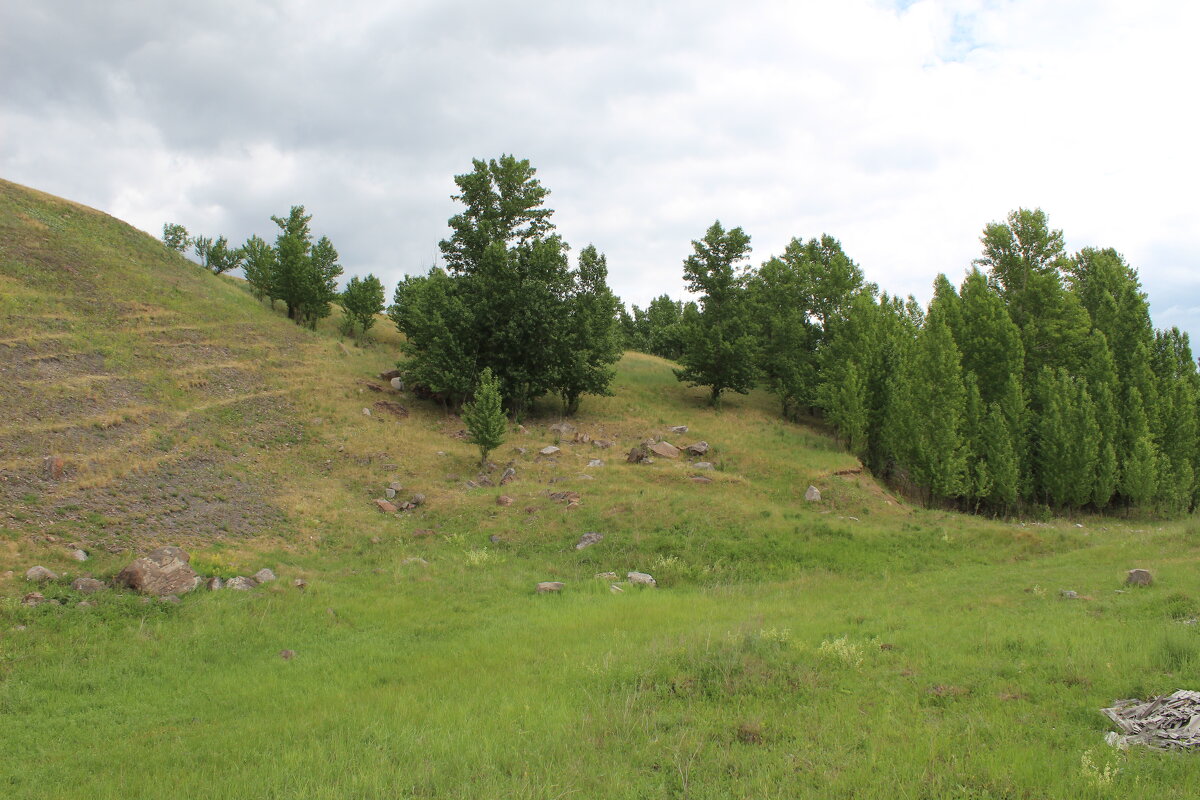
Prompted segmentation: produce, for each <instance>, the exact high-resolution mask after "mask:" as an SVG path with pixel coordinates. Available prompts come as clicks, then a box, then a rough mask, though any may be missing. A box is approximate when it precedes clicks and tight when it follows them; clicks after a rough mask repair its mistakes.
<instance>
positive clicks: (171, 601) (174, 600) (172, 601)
mask: <svg viewBox="0 0 1200 800" xmlns="http://www.w3.org/2000/svg"><path fill="white" fill-rule="evenodd" d="M158 602H160V603H166V604H167V605H172V606H177V605H179V596H178V595H173V594H165V595H163V596H162V597H160V598H158Z"/></svg>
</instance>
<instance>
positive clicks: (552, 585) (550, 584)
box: [537, 581, 566, 594]
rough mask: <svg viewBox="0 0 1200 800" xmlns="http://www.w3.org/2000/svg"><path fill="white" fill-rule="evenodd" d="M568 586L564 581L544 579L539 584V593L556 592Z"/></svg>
mask: <svg viewBox="0 0 1200 800" xmlns="http://www.w3.org/2000/svg"><path fill="white" fill-rule="evenodd" d="M565 586H566V584H564V583H563V582H562V581H542V582H541V583H539V584H538V585H537V593H538V594H555V593H557V592H561V591H562V590H563V588H564V587H565Z"/></svg>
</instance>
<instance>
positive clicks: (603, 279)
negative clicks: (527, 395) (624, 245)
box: [555, 244, 622, 414]
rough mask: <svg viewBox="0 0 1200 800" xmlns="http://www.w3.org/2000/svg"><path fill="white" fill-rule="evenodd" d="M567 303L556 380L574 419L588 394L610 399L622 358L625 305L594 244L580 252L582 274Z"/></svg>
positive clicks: (580, 271) (560, 338)
mask: <svg viewBox="0 0 1200 800" xmlns="http://www.w3.org/2000/svg"><path fill="white" fill-rule="evenodd" d="M574 278H575V281H574V284H575V285H574V286H573V287H572V291H571V293H570V295H569V296H568V297H567V300H566V318H565V320H564V322H565V325H564V327H563V330H562V331H561V333H560V335H559V338H558V343H559V346H560V348H561V352H560V353H559V355H558V365H557V373H558V375H557V379H556V381H555V383H556V386H557V389H558V392H559V394H560V395H561V397H562V401H563V412H564V413H566V414H574V413H575V412H576V411H578V410H579V400H580V397H581V396H582V395H584V394H594V395H610V394H612V390H611V389H609V386H610V385H611V384H612V381H613V377H614V375H615V374H616V370H615V368H614V366H613V365H614V364H616V362H617V360H618V359H620V357H621V351H622V347H621V334H620V329H619V328H618V327H617V326H618V322H617V308H618V306H619V305H620V301H619V300H617V296H616V295H614V294H613V293H612V291H611V290H610V289H609V288H608V261H607V259H605V257H604V255H603V254H602V253H600V252H598V251H597V250H596V248H595V246H593V245H590V244H589V245H588V246H587V247H585V248H583V250H581V251H580V252H579V269H578V270H577V271H576V272H575V274H574Z"/></svg>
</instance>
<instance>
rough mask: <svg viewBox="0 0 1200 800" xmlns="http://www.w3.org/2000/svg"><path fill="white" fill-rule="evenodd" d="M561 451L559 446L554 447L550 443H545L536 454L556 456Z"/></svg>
mask: <svg viewBox="0 0 1200 800" xmlns="http://www.w3.org/2000/svg"><path fill="white" fill-rule="evenodd" d="M561 452H562V450H561V449H560V448H558V447H555V446H554V445H552V444H551V445H547V446H546V447H543V448H542V449H541V450H538V455H542V456H556V455H558V454H559V453H561Z"/></svg>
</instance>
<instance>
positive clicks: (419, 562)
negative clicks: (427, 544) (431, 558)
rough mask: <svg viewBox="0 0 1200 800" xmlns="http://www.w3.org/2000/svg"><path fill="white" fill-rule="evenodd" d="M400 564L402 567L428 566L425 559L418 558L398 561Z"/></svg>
mask: <svg viewBox="0 0 1200 800" xmlns="http://www.w3.org/2000/svg"><path fill="white" fill-rule="evenodd" d="M400 563H401V565H403V566H408V565H409V564H416V565H418V566H421V567H428V566H429V562H428V561H426V560H425V559H423V558H421V557H420V556H409V557H408V558H405V559H402V560H401V561H400Z"/></svg>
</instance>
